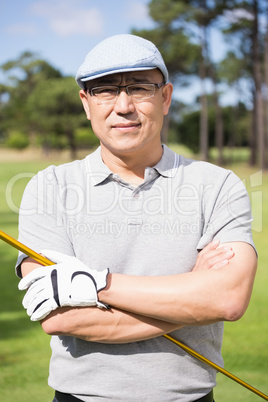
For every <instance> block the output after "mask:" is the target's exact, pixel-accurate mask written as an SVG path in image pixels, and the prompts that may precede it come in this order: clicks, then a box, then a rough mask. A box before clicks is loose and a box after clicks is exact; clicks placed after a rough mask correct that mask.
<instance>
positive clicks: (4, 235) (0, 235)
mask: <svg viewBox="0 0 268 402" xmlns="http://www.w3.org/2000/svg"><path fill="white" fill-rule="evenodd" d="M0 239H2V240H4V241H5V242H6V243H8V244H9V245H10V246H12V247H15V248H16V249H17V250H20V251H22V252H23V253H24V254H26V255H28V256H29V257H31V258H33V259H34V260H35V261H37V262H39V263H40V264H42V265H53V264H54V262H52V261H50V260H49V259H48V258H46V257H43V256H42V255H40V254H38V253H36V252H35V251H34V250H32V249H30V248H29V247H27V246H25V245H24V244H22V243H20V242H19V241H18V240H16V239H14V238H13V237H11V236H9V235H8V234H7V233H5V232H3V231H2V230H0Z"/></svg>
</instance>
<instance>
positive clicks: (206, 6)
mask: <svg viewBox="0 0 268 402" xmlns="http://www.w3.org/2000/svg"><path fill="white" fill-rule="evenodd" d="M224 5H225V1H217V0H214V1H208V0H190V1H186V0H152V1H151V2H150V3H149V10H150V15H151V17H152V18H153V19H154V21H155V22H156V23H157V28H156V29H155V30H154V34H153V35H152V31H142V32H141V34H142V35H144V36H145V37H147V38H148V39H154V40H153V41H154V42H155V43H156V45H157V46H158V47H159V49H160V51H161V52H162V54H163V57H164V59H165V61H166V63H167V67H168V69H169V71H171V77H172V78H173V79H174V78H176V77H180V76H182V77H184V78H185V76H186V75H191V74H196V75H198V76H199V78H200V83H201V96H200V104H201V114H200V124H199V131H200V150H201V154H202V157H203V159H207V158H208V112H207V94H206V90H205V81H206V79H207V78H208V77H210V78H211V77H212V79H213V81H214V83H215V88H216V83H217V79H216V74H215V68H214V69H212V63H211V61H210V58H209V45H208V29H209V28H210V27H211V26H212V24H213V23H214V22H215V21H216V20H217V18H218V16H219V15H220V14H221V13H222V12H223V10H224ZM156 31H158V32H159V34H158V37H156V34H155V32H156ZM138 33H139V32H138ZM185 55H186V57H184V56H185ZM209 67H210V68H209ZM209 72H210V74H209ZM215 104H216V107H217V110H218V119H220V118H221V114H220V111H219V103H218V97H217V94H216V92H215ZM217 130H221V125H220V124H218V125H217ZM220 135H221V134H219V135H218V138H219V139H220Z"/></svg>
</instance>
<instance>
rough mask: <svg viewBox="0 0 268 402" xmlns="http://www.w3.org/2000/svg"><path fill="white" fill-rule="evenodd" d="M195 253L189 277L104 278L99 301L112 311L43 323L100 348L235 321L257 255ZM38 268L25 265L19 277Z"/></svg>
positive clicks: (228, 248)
mask: <svg viewBox="0 0 268 402" xmlns="http://www.w3.org/2000/svg"><path fill="white" fill-rule="evenodd" d="M217 246H218V244H217V243H215V242H214V243H210V244H209V245H208V246H207V247H205V248H204V250H202V251H201V252H200V253H199V256H198V258H197V261H196V264H195V267H194V268H193V270H192V272H189V273H185V274H180V275H172V276H155V277H146V276H142V277H137V276H128V275H121V274H109V275H108V285H107V287H106V288H105V289H103V290H101V291H100V292H99V293H98V297H99V300H100V301H101V302H103V303H107V304H109V305H110V306H112V308H111V309H110V310H101V309H98V308H96V307H83V308H70V307H64V308H59V309H57V310H55V311H53V312H52V313H50V315H49V316H47V317H46V318H45V319H44V320H43V321H42V327H43V329H44V331H45V332H46V333H48V334H50V335H70V336H76V337H78V338H80V339H84V340H88V341H93V342H103V343H127V342H134V341H138V340H144V339H149V338H153V337H157V336H160V335H163V334H165V333H168V332H171V331H174V330H175V329H179V328H182V327H183V326H186V325H206V324H211V323H213V322H217V321H222V320H224V321H234V320H237V319H239V318H240V317H241V316H242V315H243V314H244V312H245V310H246V308H247V306H248V303H249V300H250V296H251V292H252V287H253V281H254V277H255V272H256V266H257V261H256V254H255V251H254V249H253V248H252V246H250V245H249V244H247V243H242V242H234V243H230V244H225V245H224V247H217ZM36 267H38V265H37V264H36V263H33V262H30V261H29V260H28V261H27V260H25V262H24V263H23V265H22V274H23V276H24V275H26V274H27V273H28V272H30V271H31V270H32V269H34V268H36Z"/></svg>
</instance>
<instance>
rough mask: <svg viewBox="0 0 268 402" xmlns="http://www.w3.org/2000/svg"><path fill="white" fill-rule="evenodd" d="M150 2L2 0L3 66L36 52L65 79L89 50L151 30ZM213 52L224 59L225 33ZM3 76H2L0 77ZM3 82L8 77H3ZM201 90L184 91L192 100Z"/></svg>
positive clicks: (215, 36) (0, 56)
mask: <svg viewBox="0 0 268 402" xmlns="http://www.w3.org/2000/svg"><path fill="white" fill-rule="evenodd" d="M149 2H150V0H0V5H1V12H0V35H1V44H0V65H1V64H3V63H5V62H7V61H9V60H13V59H17V58H18V57H19V55H20V54H21V53H22V52H24V51H25V50H30V51H32V52H35V53H37V54H38V55H39V57H40V58H42V59H45V60H46V61H48V62H49V63H50V64H51V65H53V66H54V67H56V68H58V69H59V70H60V71H61V72H62V73H63V74H65V75H75V74H76V71H77V69H78V67H79V66H80V64H81V63H82V61H83V59H84V57H85V55H86V54H87V53H88V51H89V50H90V49H91V48H92V47H93V46H95V45H96V44H97V43H98V42H99V41H101V40H103V39H105V38H106V37H108V36H110V35H116V34H120V33H130V31H131V29H132V28H137V29H143V28H145V29H151V28H153V26H154V22H153V21H152V19H151V18H150V17H149V14H148V7H147V5H148V4H149ZM212 38H213V41H212V54H213V57H214V58H215V59H216V60H219V59H220V58H222V57H223V54H224V51H225V46H224V43H223V42H222V40H221V37H220V35H219V34H218V33H217V32H216V31H214V32H213V35H212ZM0 78H1V77H0ZM1 79H2V78H1ZM197 92H198V86H197V85H196V84H195V85H194V86H193V89H192V90H190V89H186V90H185V89H182V88H180V89H179V90H178V91H177V93H179V95H180V96H179V97H181V98H182V99H183V100H184V101H185V100H186V99H187V98H188V100H189V101H191V99H192V97H193V95H194V94H196V93H197Z"/></svg>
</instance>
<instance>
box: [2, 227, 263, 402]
mask: <svg viewBox="0 0 268 402" xmlns="http://www.w3.org/2000/svg"><path fill="white" fill-rule="evenodd" d="M0 239H1V240H3V241H5V242H6V243H8V244H9V245H11V246H12V247H15V248H16V249H17V250H20V251H22V252H23V253H25V254H26V255H28V256H29V257H31V258H33V259H34V260H35V261H37V262H39V263H40V264H42V265H54V262H52V261H50V260H49V259H47V258H45V257H43V256H41V255H40V254H38V253H36V252H35V251H34V250H32V249H30V248H29V247H27V246H25V245H24V244H22V243H20V242H19V241H18V240H16V239H14V238H13V237H11V236H9V235H8V234H6V233H5V232H3V231H2V230H0ZM163 337H164V338H166V339H168V340H169V341H171V342H173V343H175V344H176V345H177V346H179V347H180V348H181V349H183V350H184V351H185V352H187V353H189V354H190V355H191V356H194V357H195V358H197V359H198V360H200V361H202V362H203V363H206V364H207V365H208V366H210V367H213V368H214V369H215V370H217V371H218V372H220V373H222V374H224V375H225V376H226V377H229V378H230V379H232V380H233V381H235V382H237V383H238V384H240V385H242V386H243V387H245V388H247V389H248V390H249V391H251V392H253V393H255V394H256V395H258V396H260V397H261V398H263V399H264V400H266V401H268V395H265V394H264V393H262V392H261V391H259V390H257V389H256V388H254V387H252V386H251V385H249V384H247V383H246V382H245V381H243V380H241V379H240V378H238V377H236V376H235V375H233V374H232V373H230V372H229V371H227V370H225V369H223V368H222V367H220V366H219V365H217V364H216V363H213V362H212V361H211V360H209V359H207V358H206V357H204V356H202V355H200V354H199V353H198V352H196V351H194V350H193V349H191V348H189V347H188V346H186V345H184V344H183V343H181V342H179V341H178V340H177V339H175V338H173V337H172V336H170V335H168V334H166V335H163Z"/></svg>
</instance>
